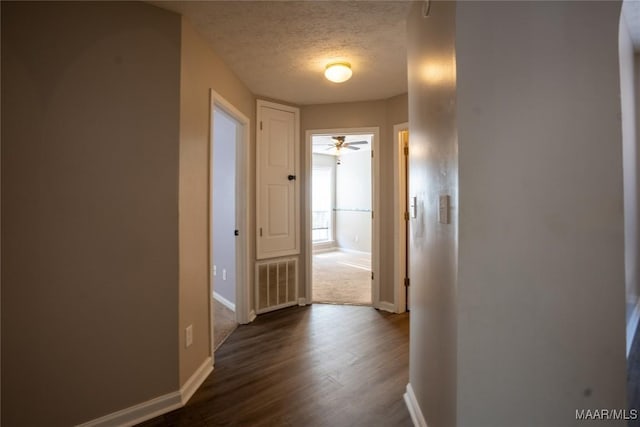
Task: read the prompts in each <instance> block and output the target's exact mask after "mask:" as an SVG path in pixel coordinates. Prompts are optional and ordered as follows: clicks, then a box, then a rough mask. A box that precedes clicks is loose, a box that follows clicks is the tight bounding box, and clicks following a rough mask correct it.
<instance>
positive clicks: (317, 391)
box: [141, 304, 412, 427]
mask: <svg viewBox="0 0 640 427" xmlns="http://www.w3.org/2000/svg"><path fill="white" fill-rule="evenodd" d="M408 376H409V315H408V314H401V315H398V314H390V313H385V312H379V311H377V310H374V309H372V308H370V307H357V306H346V305H325V304H314V305H313V306H307V307H294V308H290V309H285V310H280V311H277V312H273V313H268V314H264V315H261V316H259V317H258V319H256V321H255V322H254V323H252V324H250V325H243V326H240V327H238V329H236V331H235V332H234V333H233V334H232V335H231V336H230V337H229V338H228V339H227V341H225V343H224V344H223V345H222V346H221V347H220V348H219V349H218V351H217V352H216V362H215V369H214V371H213V373H212V374H211V375H210V376H209V378H207V380H206V381H205V382H204V383H203V385H202V386H201V387H200V389H199V390H198V391H197V392H196V393H195V395H194V396H193V398H192V399H191V400H190V401H189V403H188V404H187V405H186V406H185V407H184V408H181V409H179V410H176V411H173V412H171V413H169V414H165V415H163V416H160V417H157V418H154V419H152V420H149V421H147V422H145V423H143V424H141V426H144V427H156V426H334V427H336V426H337V427H339V426H368V427H369V426H411V425H412V423H411V418H410V416H409V413H408V411H407V408H406V407H405V404H404V401H403V400H402V395H403V393H404V391H405V387H406V385H407V382H408Z"/></svg>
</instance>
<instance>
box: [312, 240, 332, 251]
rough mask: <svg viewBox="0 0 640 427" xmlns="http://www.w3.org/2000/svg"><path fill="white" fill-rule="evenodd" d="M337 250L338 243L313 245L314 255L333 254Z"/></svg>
mask: <svg viewBox="0 0 640 427" xmlns="http://www.w3.org/2000/svg"><path fill="white" fill-rule="evenodd" d="M336 249H338V248H337V246H336V242H335V241H333V240H332V241H330V242H322V243H314V244H313V253H314V254H319V253H324V252H333V251H335V250H336Z"/></svg>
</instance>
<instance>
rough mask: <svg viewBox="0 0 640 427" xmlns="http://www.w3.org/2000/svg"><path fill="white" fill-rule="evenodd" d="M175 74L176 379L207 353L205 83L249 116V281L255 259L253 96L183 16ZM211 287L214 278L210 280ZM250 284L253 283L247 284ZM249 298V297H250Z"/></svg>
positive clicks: (185, 375)
mask: <svg viewBox="0 0 640 427" xmlns="http://www.w3.org/2000/svg"><path fill="white" fill-rule="evenodd" d="M181 60H182V62H181V79H180V303H179V306H180V307H179V313H180V320H179V324H178V335H179V347H180V384H184V383H185V381H187V380H188V379H189V377H191V375H192V374H193V373H194V372H195V370H196V369H197V368H198V367H199V366H200V365H201V364H202V363H203V362H204V361H205V360H206V358H207V357H208V356H209V355H210V346H211V344H210V337H211V330H210V325H209V272H208V270H209V223H208V215H209V205H208V204H209V132H210V119H211V118H210V114H211V111H210V97H209V89H213V90H215V91H216V92H217V93H218V94H220V95H221V96H222V97H224V98H225V99H226V100H227V101H228V102H230V103H231V104H232V105H234V106H235V107H236V108H237V109H238V110H240V111H241V112H242V113H243V114H244V115H245V116H247V117H248V118H249V119H250V121H251V147H250V148H249V152H250V153H251V162H250V163H251V164H250V166H249V170H250V179H249V185H250V194H249V200H250V204H249V211H250V212H252V214H251V215H250V218H251V220H250V224H249V229H248V230H247V233H246V235H247V236H249V239H250V241H249V247H250V248H251V249H250V259H249V260H247V263H248V265H247V270H248V272H249V283H250V284H252V283H253V260H254V259H255V243H254V241H255V238H254V236H255V233H254V231H253V230H255V215H254V214H253V212H254V211H255V196H254V194H255V190H254V188H255V158H254V153H255V126H254V124H255V98H254V96H253V95H252V94H251V92H249V90H248V89H247V88H246V86H244V84H243V83H242V82H241V81H240V80H238V78H237V77H236V76H235V75H234V74H233V73H232V72H231V70H230V69H229V68H228V67H227V66H226V65H225V64H224V63H223V62H222V60H221V59H220V58H219V57H218V56H217V55H216V54H215V53H214V52H213V51H212V50H211V49H210V47H209V46H208V45H207V44H206V43H205V41H204V39H202V37H201V36H200V35H198V34H197V33H196V31H195V29H194V28H193V26H192V24H191V23H190V22H189V21H188V20H187V19H186V18H182V51H181ZM214 287H215V284H214ZM251 289H253V286H252V285H251ZM251 301H253V299H252V300H251ZM189 325H193V345H192V346H191V347H189V348H186V347H185V345H184V344H185V328H186V327H187V326H189Z"/></svg>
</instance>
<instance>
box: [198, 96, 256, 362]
mask: <svg viewBox="0 0 640 427" xmlns="http://www.w3.org/2000/svg"><path fill="white" fill-rule="evenodd" d="M215 109H220V110H222V111H224V112H225V113H226V114H227V115H229V116H231V117H232V118H233V119H234V120H236V121H237V122H238V124H239V125H240V127H241V129H238V134H237V135H236V177H235V180H236V211H235V216H236V229H237V230H239V232H240V235H239V238H237V240H236V321H237V322H238V323H242V324H244V323H249V322H250V321H251V320H253V319H251V317H250V314H249V310H250V307H251V304H250V301H249V296H250V291H249V279H250V277H249V274H248V271H249V269H248V268H247V262H248V260H249V235H250V234H249V164H250V163H249V153H250V135H251V122H250V121H249V118H248V117H247V116H245V115H244V114H243V113H242V112H240V110H238V109H237V108H236V107H234V106H233V104H231V103H230V102H228V101H227V100H226V99H225V98H223V97H222V96H221V95H220V94H219V93H217V92H216V91H215V90H213V89H211V90H210V118H211V128H210V129H209V194H208V199H209V206H208V211H209V212H208V215H209V217H208V226H209V230H208V241H209V245H208V259H207V263H208V266H209V271H208V273H209V274H208V276H209V295H208V297H209V325H211V357H213V354H214V348H213V346H214V335H213V334H214V328H213V324H214V323H213V321H214V305H213V291H214V283H213V265H212V262H211V255H212V253H213V239H214V236H213V185H214V183H213V164H214V163H213V155H214V154H213V147H214V132H213V129H214V126H215V121H214V114H213V113H214V110H215Z"/></svg>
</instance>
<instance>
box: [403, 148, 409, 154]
mask: <svg viewBox="0 0 640 427" xmlns="http://www.w3.org/2000/svg"><path fill="white" fill-rule="evenodd" d="M404 155H405V156H408V155H409V147H404Z"/></svg>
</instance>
